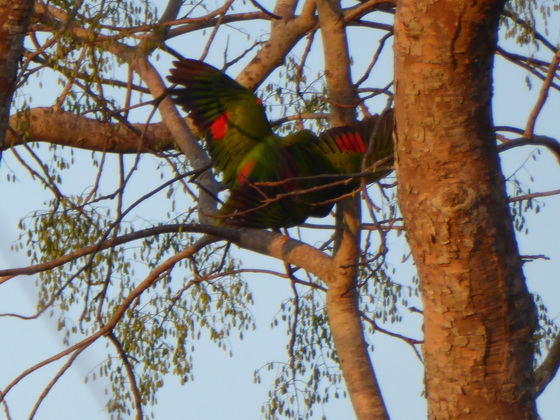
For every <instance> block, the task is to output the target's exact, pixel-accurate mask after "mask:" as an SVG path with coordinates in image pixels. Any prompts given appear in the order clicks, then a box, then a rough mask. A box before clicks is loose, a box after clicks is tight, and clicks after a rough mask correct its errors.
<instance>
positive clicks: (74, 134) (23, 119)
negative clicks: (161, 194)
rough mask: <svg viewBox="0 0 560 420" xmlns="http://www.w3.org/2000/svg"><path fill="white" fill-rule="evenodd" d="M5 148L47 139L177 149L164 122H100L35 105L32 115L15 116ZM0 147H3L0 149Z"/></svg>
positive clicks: (94, 146) (86, 145)
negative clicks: (126, 123) (128, 124)
mask: <svg viewBox="0 0 560 420" xmlns="http://www.w3.org/2000/svg"><path fill="white" fill-rule="evenodd" d="M10 127H11V128H12V130H13V131H12V130H10V131H9V132H8V133H7V135H6V140H5V148H8V147H12V146H17V145H20V144H22V143H25V142H47V143H51V144H58V145H61V146H70V147H78V148H81V149H87V150H93V151H100V152H113V153H146V152H150V153H156V152H160V151H162V150H170V149H174V148H176V144H175V142H174V140H173V138H172V136H171V133H170V132H169V130H168V129H167V127H166V126H165V125H164V124H162V123H156V124H149V125H146V124H132V125H131V127H126V126H124V125H122V124H118V123H107V122H102V121H97V120H94V119H91V118H87V117H84V116H78V115H76V114H74V113H71V112H53V111H52V109H51V108H32V109H31V110H30V111H29V114H24V115H17V114H16V115H12V116H11V117H10ZM0 150H1V149H0Z"/></svg>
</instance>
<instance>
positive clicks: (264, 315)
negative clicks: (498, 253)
mask: <svg viewBox="0 0 560 420" xmlns="http://www.w3.org/2000/svg"><path fill="white" fill-rule="evenodd" d="M559 31H560V28H559V27H558V25H556V26H553V27H552V28H550V35H549V39H551V40H552V41H553V42H556V43H557V44H558V43H559V42H560V35H559ZM368 42H370V41H367V40H363V41H360V42H355V43H352V44H351V48H352V52H353V56H354V57H355V60H357V61H358V60H360V49H362V48H367V47H369V48H371V45H370V44H369V43H368ZM177 48H179V47H177ZM183 49H184V47H183ZM522 49H523V47H522ZM525 52H526V51H525ZM189 53H191V51H189ZM185 54H186V52H185ZM214 54H215V55H213V56H210V57H209V60H215V61H216V62H218V63H219V62H220V59H221V56H219V55H218V52H217V51H215V52H214ZM192 56H196V54H192ZM382 59H383V60H387V62H388V63H389V62H390V59H391V57H390V56H388V55H386V56H383V58H382ZM321 60H322V59H321V56H320V54H319V53H315V55H312V56H311V58H310V66H316V67H317V69H319V68H320V67H321ZM158 65H159V66H160V68H162V69H165V68H167V67H168V66H169V60H167V61H165V60H162V61H161V62H160V63H158ZM232 71H233V70H232ZM377 77H379V78H384V77H385V78H387V77H390V75H389V76H388V75H387V74H380V75H377ZM525 78H526V73H525V72H523V71H520V70H518V69H516V68H514V67H513V66H512V65H510V64H508V63H506V62H505V61H504V60H503V59H500V58H498V59H497V60H496V70H495V97H494V101H495V102H494V115H495V123H496V125H519V124H520V121H524V120H525V119H526V116H527V114H528V111H529V110H530V109H531V108H532V106H533V104H534V100H535V95H536V93H537V92H538V88H539V87H540V83H539V82H538V81H537V80H535V79H534V78H532V85H533V88H532V90H529V89H528V88H527V87H526V83H525ZM42 82H43V83H42V88H41V93H42V94H41V95H36V92H37V91H38V90H37V89H38V86H30V87H29V88H28V89H29V90H28V93H29V94H30V95H31V96H33V97H34V102H33V104H32V105H33V106H38V105H41V101H42V100H45V101H46V102H47V103H48V101H49V100H51V99H50V98H52V94H51V93H50V91H49V89H50V81H49V80H42ZM380 84H381V83H380ZM512 87H514V88H512ZM549 101H550V102H549V103H547V105H546V107H545V109H544V111H543V113H542V115H541V117H540V118H539V120H538V121H537V129H536V132H537V133H538V134H542V135H549V136H552V137H556V138H558V137H559V134H558V133H559V132H560V131H559V125H558V117H557V116H558V115H559V111H560V95H559V94H558V92H554V93H552V94H551V96H550V98H549ZM379 106H381V107H382V104H379ZM534 150H535V148H529V147H525V148H522V149H519V150H513V151H508V152H506V153H504V154H503V155H502V156H501V158H502V165H503V172H504V175H505V177H506V178H509V177H510V176H511V175H512V174H513V173H516V174H517V175H518V176H519V177H520V178H521V179H522V180H523V182H525V183H526V184H527V185H529V184H531V181H530V177H533V178H534V182H533V183H532V184H531V188H532V190H533V191H547V190H553V189H558V188H560V169H559V167H558V162H557V161H556V160H555V159H554V158H553V157H552V156H551V155H550V154H549V153H548V152H547V151H546V150H543V151H542V153H541V155H540V156H539V157H538V159H537V160H536V161H535V160H532V159H529V160H528V161H527V158H528V157H529V156H530V155H531V153H533V152H534ZM76 156H77V158H76V159H77V161H78V162H81V161H82V159H83V161H87V159H88V156H89V154H88V153H87V152H76ZM155 164H156V163H155V162H154V161H153V160H151V159H147V160H146V161H145V162H144V163H143V165H145V168H144V171H145V173H146V174H148V175H145V176H146V178H145V179H143V182H142V183H141V185H138V193H140V192H141V191H143V190H144V191H145V189H146V188H148V187H150V186H156V185H158V184H159V183H160V182H161V181H160V180H159V178H157V179H156V178H150V177H149V174H150V171H154V167H155ZM16 166H17V165H16V163H15V161H14V158H13V156H11V154H10V153H7V152H5V153H4V157H3V162H2V166H0V179H2V182H0V197H8V198H9V199H3V200H0V216H1V217H0V232H1V234H0V268H9V267H18V266H25V265H26V264H27V259H26V256H25V254H23V253H21V252H20V253H18V252H13V251H11V249H10V247H11V245H12V244H13V243H14V241H15V240H16V239H17V237H18V235H19V232H18V229H17V226H18V221H19V219H20V218H21V217H23V216H26V215H28V214H30V212H31V211H33V210H34V209H36V208H38V207H39V206H41V205H42V203H43V202H44V201H45V200H46V199H47V198H48V196H47V195H46V193H45V192H44V191H42V189H41V188H40V187H39V186H38V184H37V183H31V182H29V179H28V178H29V177H28V176H27V175H25V174H21V179H20V181H19V182H17V183H10V182H5V181H4V180H5V176H6V172H7V171H8V170H9V169H10V168H14V167H16ZM75 171H77V172H72V171H71V172H70V173H75V174H81V173H82V172H83V171H86V172H87V171H88V169H87V168H84V167H79V168H76V169H75ZM79 178H80V177H79V176H76V177H75V181H72V182H76V183H77V184H76V188H82V186H81V184H79V181H80V179H79ZM508 185H509V183H508ZM540 201H541V202H542V203H545V205H544V207H543V208H542V210H541V211H540V213H539V214H538V215H536V214H535V215H529V217H528V222H527V226H528V227H529V234H527V235H525V234H518V239H519V246H520V250H521V254H523V255H540V254H544V255H547V256H548V257H550V260H536V261H533V262H528V263H526V264H525V265H524V270H525V274H526V277H527V279H528V285H529V287H530V289H531V290H532V291H538V292H539V294H540V295H541V297H542V299H543V301H544V303H545V304H546V305H547V307H548V308H549V314H550V316H551V317H552V318H553V319H557V318H558V316H560V299H558V296H560V282H559V281H558V280H559V279H558V273H560V247H559V246H558V238H559V237H560V223H558V222H557V215H558V214H559V213H560V197H558V196H554V197H548V198H544V199H542V200H540ZM150 211H155V212H157V211H158V209H150ZM394 245H395V247H397V248H398V247H400V248H398V249H396V250H395V255H394V260H393V261H392V262H391V263H392V264H393V265H394V266H396V267H399V268H400V269H401V270H402V274H401V275H402V276H403V278H405V277H409V276H410V272H409V267H401V264H400V261H398V259H397V255H399V254H400V253H402V251H404V249H403V245H402V244H399V243H398V242H395V244H394ZM235 252H236V253H237V255H238V256H239V257H240V258H243V259H244V260H246V261H249V262H250V263H251V265H252V266H257V267H261V268H271V267H280V265H279V264H278V263H277V262H275V261H273V260H272V259H270V258H266V257H262V256H258V255H255V254H250V253H244V252H241V251H235ZM246 280H247V281H248V282H249V283H250V286H251V290H252V292H253V294H254V296H255V302H256V303H255V306H254V307H253V308H252V311H253V313H254V314H255V320H256V324H257V329H256V331H254V332H252V333H249V334H245V339H244V340H243V341H236V340H232V343H231V344H232V349H233V357H232V358H230V357H229V356H228V354H227V352H224V351H222V350H220V349H218V348H217V347H216V346H215V345H213V344H211V343H209V342H204V341H202V342H200V343H199V344H198V345H197V351H196V352H195V354H194V378H195V381H194V382H193V383H188V384H187V385H186V386H180V385H179V383H178V380H177V379H176V378H174V377H171V376H168V377H166V378H165V385H166V386H165V387H164V389H163V390H162V391H161V392H160V394H158V405H157V407H156V408H155V409H154V412H155V418H157V419H177V418H181V419H189V420H191V419H192V420H214V419H219V418H228V419H231V420H238V419H239V420H241V419H243V420H246V419H259V418H261V414H260V407H261V405H262V404H263V403H264V402H265V401H266V399H267V398H268V397H267V392H268V389H269V386H270V383H271V381H272V379H273V377H272V375H271V373H267V372H266V369H263V379H264V380H263V384H260V385H256V384H254V383H253V371H254V370H255V369H258V368H260V367H263V366H265V365H266V364H267V362H269V361H271V360H285V358H286V350H285V342H286V338H285V333H284V328H283V327H280V328H275V329H273V328H270V323H271V322H272V320H273V319H274V317H275V316H276V315H277V314H278V310H279V309H278V308H279V305H280V304H281V302H282V300H283V299H284V298H285V297H287V296H289V293H290V291H289V285H288V284H286V283H285V282H284V281H283V280H281V279H275V278H268V277H263V276H261V275H247V276H246ZM35 281H36V279H35V278H34V277H19V278H17V279H14V280H12V281H9V282H7V283H5V284H3V285H2V286H1V287H2V291H1V293H0V313H10V312H17V313H20V314H32V313H34V311H35V300H36V293H37V292H36V286H35ZM420 322H421V320H420V319H419V317H418V315H416V314H407V316H406V323H403V324H401V325H390V326H388V327H387V328H390V329H391V330H392V331H395V332H399V333H403V334H409V335H411V336H412V337H414V338H420V337H419V336H418V334H419V331H420ZM0 331H1V332H2V336H3V337H4V339H3V340H2V342H3V343H2V346H0V361H1V362H0V381H1V383H0V386H2V387H4V386H5V385H6V384H7V383H9V382H10V381H11V380H12V379H13V378H15V377H16V376H17V375H18V374H20V373H21V372H22V371H24V370H25V369H27V368H29V367H30V366H32V365H34V364H35V363H37V362H40V361H42V360H44V359H45V358H47V357H49V356H52V355H53V354H55V353H57V352H58V351H60V350H62V349H64V346H62V344H61V342H62V336H61V334H60V333H59V332H58V331H57V326H56V321H55V320H53V319H51V318H46V317H44V318H40V319H37V320H33V321H22V320H20V319H15V318H10V317H0ZM372 344H373V346H374V350H373V352H372V360H373V364H374V367H375V369H376V373H377V375H378V380H379V382H380V384H381V389H382V393H383V395H384V397H385V398H386V401H387V406H388V410H389V413H390V416H391V418H392V419H394V420H408V419H422V418H424V417H425V401H424V399H423V397H422V383H421V378H422V367H421V364H420V363H419V362H418V361H417V359H416V357H415V355H414V353H413V352H412V351H411V349H410V348H409V347H408V346H407V345H405V344H403V343H402V342H401V341H399V340H395V339H393V338H390V337H387V336H384V335H382V334H375V335H374V336H373V338H372ZM105 354H106V352H105V344H104V343H103V342H98V343H96V344H94V345H93V346H92V347H90V348H88V349H87V350H86V351H85V352H84V354H82V355H81V356H80V357H79V358H78V360H77V362H76V363H75V364H74V365H73V366H72V367H71V368H70V369H69V370H68V372H66V373H65V375H64V376H63V377H62V379H61V380H60V381H59V383H57V385H56V386H55V387H54V388H53V391H52V392H51V393H50V394H49V396H48V398H47V399H46V400H45V401H44V403H43V404H42V405H41V407H40V409H39V411H38V413H37V415H36V417H35V418H36V419H38V420H49V419H57V420H66V419H68V420H70V419H76V418H81V419H84V420H97V419H106V418H107V417H108V416H107V413H106V412H105V411H104V405H105V403H106V400H107V397H106V395H105V394H104V388H105V383H104V379H100V380H97V381H91V380H90V381H88V383H87V384H85V383H84V378H85V377H86V376H88V375H89V374H90V373H91V372H92V371H94V370H95V369H96V366H97V365H98V364H99V363H101V362H102V360H103V358H104V357H105ZM63 364H64V361H62V362H57V363H54V364H52V365H49V366H47V367H45V368H42V369H41V370H40V371H38V372H35V373H33V374H32V375H31V376H30V377H27V378H25V379H24V380H23V381H22V382H21V383H20V384H18V385H17V386H16V387H15V388H14V389H13V390H12V391H11V392H10V395H9V403H10V412H11V414H12V418H13V419H14V420H19V419H23V418H28V417H29V413H30V411H31V408H32V405H33V404H34V402H35V401H36V399H37V397H38V396H39V395H40V393H41V392H42V390H43V388H44V387H45V385H46V384H48V383H49V382H50V381H51V380H52V378H53V376H54V375H56V372H57V371H58V370H59V369H60V368H61V367H62V365H63ZM266 379H269V382H268V383H267V381H266ZM559 394H560V380H559V379H558V378H556V380H555V381H554V382H553V383H552V384H551V385H550V386H549V387H548V388H547V390H546V391H545V392H544V394H543V395H542V396H541V398H539V400H538V405H539V412H540V415H541V417H542V419H543V420H553V419H555V418H557V413H558V412H559V411H560V398H558V395H559ZM314 411H315V413H314V415H313V417H312V419H320V418H321V417H322V415H323V414H326V415H327V416H328V418H332V419H342V418H345V419H347V418H350V417H349V416H350V414H349V413H351V412H352V410H351V406H350V403H349V401H348V400H347V399H340V400H332V401H330V402H329V404H327V406H326V407H325V408H324V413H323V411H322V409H321V408H319V407H317V408H316V409H315V410H314ZM0 413H1V414H0V419H1V418H3V417H2V416H3V415H4V413H3V412H2V410H0ZM178 413H180V414H179V416H178Z"/></svg>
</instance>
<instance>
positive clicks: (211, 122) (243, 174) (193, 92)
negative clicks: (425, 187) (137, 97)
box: [168, 59, 393, 228]
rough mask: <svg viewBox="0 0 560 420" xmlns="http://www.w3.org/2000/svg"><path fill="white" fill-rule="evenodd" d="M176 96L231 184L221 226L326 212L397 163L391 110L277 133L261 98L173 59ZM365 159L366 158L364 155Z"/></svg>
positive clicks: (197, 65) (261, 224) (295, 221)
mask: <svg viewBox="0 0 560 420" xmlns="http://www.w3.org/2000/svg"><path fill="white" fill-rule="evenodd" d="M173 64H174V65H175V68H172V69H171V75H170V76H168V80H169V81H170V82H171V83H174V84H176V85H180V87H176V88H174V89H172V90H171V91H170V93H171V95H172V97H173V100H174V101H175V102H176V103H177V104H178V105H180V106H181V107H182V108H183V109H184V110H185V111H186V112H187V113H188V115H189V117H190V118H191V119H192V121H193V123H194V125H195V126H196V127H197V129H198V131H199V132H200V133H201V135H203V136H204V137H205V139H206V145H207V147H208V149H209V151H210V154H211V156H212V158H213V162H214V166H215V168H216V170H217V171H218V172H220V173H221V174H222V176H223V182H224V183H225V184H226V185H227V186H228V187H229V188H230V196H229V198H228V199H227V201H226V202H225V203H224V205H223V206H222V207H221V208H220V210H219V211H218V213H217V214H216V216H215V217H216V224H221V223H227V224H230V225H239V226H246V227H256V228H279V227H291V226H296V225H299V224H301V223H303V222H304V221H305V220H306V219H307V218H308V217H325V216H327V215H328V214H329V212H330V211H331V209H332V207H333V205H334V202H335V201H336V200H337V199H339V198H340V197H341V196H343V195H345V194H348V193H351V192H352V191H353V190H355V189H356V188H357V187H359V185H360V182H361V181H360V177H351V176H350V175H356V174H360V173H362V172H363V170H362V168H363V169H364V170H366V171H367V170H369V173H368V174H367V175H365V179H366V182H368V183H370V182H374V181H376V180H378V179H381V178H382V177H383V176H385V175H387V174H388V173H389V172H390V171H391V166H392V163H393V160H392V156H393V140H392V132H393V114H392V111H391V110H388V111H385V112H384V113H383V114H382V115H381V116H377V115H375V116H373V117H369V118H366V119H365V120H363V121H361V122H358V123H356V124H354V125H352V126H348V127H336V128H332V129H330V130H327V131H325V132H324V133H322V134H320V135H319V136H316V135H315V134H314V133H312V132H311V131H309V130H301V131H297V132H294V133H292V134H289V135H287V136H285V137H281V136H278V135H276V134H275V133H274V132H273V130H272V128H271V126H270V123H269V122H268V119H267V117H266V114H265V110H264V107H263V105H262V103H261V101H260V99H259V98H257V96H256V95H255V94H254V93H253V92H251V91H250V90H249V89H247V88H245V87H243V86H241V85H240V84H239V83H237V82H236V81H235V80H233V79H231V78H230V77H229V76H227V75H226V74H225V73H223V72H221V71H220V70H218V69H216V68H214V67H212V66H210V65H209V64H206V63H204V62H201V61H197V60H190V59H183V60H181V61H176V62H174V63H173ZM364 157H365V158H364Z"/></svg>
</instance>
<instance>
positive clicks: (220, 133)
mask: <svg viewBox="0 0 560 420" xmlns="http://www.w3.org/2000/svg"><path fill="white" fill-rule="evenodd" d="M227 129H228V113H227V111H226V112H224V113H223V114H222V115H220V116H219V117H218V118H216V121H214V122H213V123H212V125H211V126H210V132H211V133H212V137H213V138H214V140H221V139H223V138H224V137H225V136H226V131H227Z"/></svg>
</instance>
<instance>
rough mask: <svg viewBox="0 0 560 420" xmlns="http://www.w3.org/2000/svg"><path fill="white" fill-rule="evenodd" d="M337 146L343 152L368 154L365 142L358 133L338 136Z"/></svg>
mask: <svg viewBox="0 0 560 420" xmlns="http://www.w3.org/2000/svg"><path fill="white" fill-rule="evenodd" d="M336 144H337V145H338V147H339V148H340V151H341V152H346V151H351V152H359V153H365V152H366V146H365V144H364V141H363V140H362V137H361V136H360V135H359V134H357V133H356V134H354V133H352V132H350V133H341V134H340V135H338V136H336Z"/></svg>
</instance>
